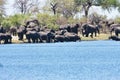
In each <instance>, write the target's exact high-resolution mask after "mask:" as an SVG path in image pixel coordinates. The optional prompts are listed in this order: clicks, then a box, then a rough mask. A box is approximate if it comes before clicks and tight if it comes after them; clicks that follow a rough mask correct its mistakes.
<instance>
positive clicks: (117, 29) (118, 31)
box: [110, 26, 120, 36]
mask: <svg viewBox="0 0 120 80" xmlns="http://www.w3.org/2000/svg"><path fill="white" fill-rule="evenodd" d="M113 31H114V32H115V35H116V36H118V35H119V33H120V26H118V27H112V28H111V30H110V33H111V35H112V32H113Z"/></svg>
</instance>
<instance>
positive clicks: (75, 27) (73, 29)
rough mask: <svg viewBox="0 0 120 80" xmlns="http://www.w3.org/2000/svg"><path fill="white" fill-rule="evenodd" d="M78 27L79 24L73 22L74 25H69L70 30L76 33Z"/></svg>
mask: <svg viewBox="0 0 120 80" xmlns="http://www.w3.org/2000/svg"><path fill="white" fill-rule="evenodd" d="M79 27H80V25H79V24H75V25H74V26H71V31H70V32H72V33H76V34H78V28H79Z"/></svg>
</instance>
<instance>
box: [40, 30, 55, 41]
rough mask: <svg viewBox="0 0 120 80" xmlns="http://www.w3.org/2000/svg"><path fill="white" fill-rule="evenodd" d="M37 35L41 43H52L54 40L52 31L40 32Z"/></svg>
mask: <svg viewBox="0 0 120 80" xmlns="http://www.w3.org/2000/svg"><path fill="white" fill-rule="evenodd" d="M39 35H40V37H41V39H42V41H44V40H45V41H46V42H48V43H50V42H52V40H54V37H55V31H54V30H50V31H40V32H39Z"/></svg>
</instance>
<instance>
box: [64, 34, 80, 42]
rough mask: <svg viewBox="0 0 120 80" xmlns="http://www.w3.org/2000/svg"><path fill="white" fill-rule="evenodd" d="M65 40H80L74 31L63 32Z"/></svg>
mask: <svg viewBox="0 0 120 80" xmlns="http://www.w3.org/2000/svg"><path fill="white" fill-rule="evenodd" d="M64 35H65V40H66V41H67V42H68V41H74V42H75V41H81V38H80V37H79V36H78V35H77V34H76V33H70V32H65V33H64Z"/></svg>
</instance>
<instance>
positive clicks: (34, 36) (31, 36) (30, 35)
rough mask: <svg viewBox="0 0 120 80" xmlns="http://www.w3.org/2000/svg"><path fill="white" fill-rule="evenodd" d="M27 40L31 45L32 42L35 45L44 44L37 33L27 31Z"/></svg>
mask: <svg viewBox="0 0 120 80" xmlns="http://www.w3.org/2000/svg"><path fill="white" fill-rule="evenodd" d="M26 39H27V40H28V43H31V40H32V42H33V43H38V42H39V41H40V42H42V39H41V37H40V35H39V33H38V32H36V31H27V33H26Z"/></svg>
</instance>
